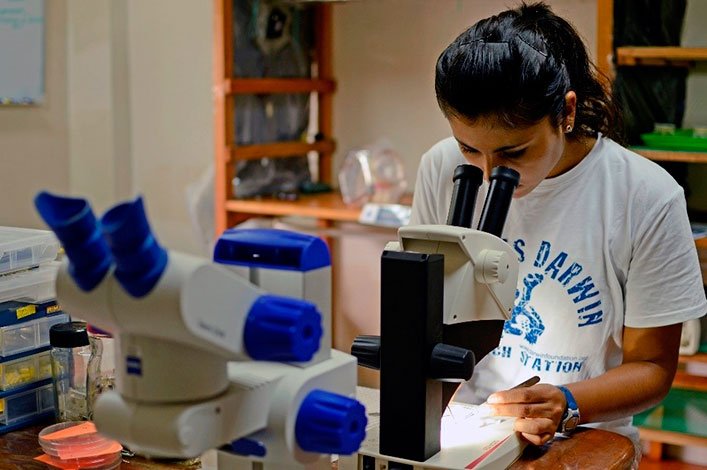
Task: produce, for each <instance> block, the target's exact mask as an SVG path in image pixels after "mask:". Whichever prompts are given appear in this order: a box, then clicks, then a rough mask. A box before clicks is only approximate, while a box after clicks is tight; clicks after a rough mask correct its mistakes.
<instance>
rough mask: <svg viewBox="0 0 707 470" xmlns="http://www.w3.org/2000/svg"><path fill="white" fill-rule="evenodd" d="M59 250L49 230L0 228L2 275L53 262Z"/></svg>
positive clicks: (0, 270)
mask: <svg viewBox="0 0 707 470" xmlns="http://www.w3.org/2000/svg"><path fill="white" fill-rule="evenodd" d="M59 248H60V244H59V241H58V240H57V239H56V237H55V236H54V234H53V233H52V232H50V231H49V230H36V229H29V228H17V227H0V274H2V273H8V272H12V271H18V270H20V269H26V268H31V267H32V266H39V265H40V264H42V263H46V262H48V261H52V260H54V259H56V255H57V253H58V252H59Z"/></svg>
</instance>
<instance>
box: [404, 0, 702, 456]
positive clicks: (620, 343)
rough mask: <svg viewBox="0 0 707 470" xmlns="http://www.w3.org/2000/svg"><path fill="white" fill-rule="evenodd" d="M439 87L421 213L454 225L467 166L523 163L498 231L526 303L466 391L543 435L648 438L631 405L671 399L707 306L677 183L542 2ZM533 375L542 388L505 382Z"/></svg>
mask: <svg viewBox="0 0 707 470" xmlns="http://www.w3.org/2000/svg"><path fill="white" fill-rule="evenodd" d="M435 87H436V93H437V100H438V103H439V105H440V107H441V109H442V112H443V113H444V116H445V117H446V118H447V120H448V121H449V125H450V127H451V131H452V134H453V138H448V139H445V140H443V141H441V142H439V143H438V144H436V145H435V146H434V147H432V148H431V149H430V150H429V151H428V152H427V153H426V154H425V155H424V156H423V158H422V161H421V163H420V168H419V172H418V178H417V184H416V188H415V195H414V203H413V214H412V220H411V223H412V224H428V223H437V224H443V223H445V219H446V217H447V213H448V208H449V202H450V199H451V193H452V173H453V171H454V168H455V167H456V166H457V165H459V164H463V163H470V164H472V165H475V166H477V167H479V168H481V169H482V170H483V171H484V174H485V176H486V177H487V178H488V175H489V174H490V172H491V169H492V168H494V167H496V166H506V167H510V168H513V169H514V170H516V171H518V172H519V173H520V184H519V186H518V188H517V190H516V192H515V195H514V197H515V199H514V201H513V203H512V204H511V209H510V212H509V215H508V218H507V221H506V225H505V229H504V233H503V237H504V239H506V240H507V242H508V243H509V244H510V245H511V246H512V247H513V248H514V250H515V251H516V253H517V255H518V259H519V261H520V273H519V280H518V291H517V294H516V295H517V299H516V307H515V309H514V311H513V313H512V317H511V318H510V319H509V320H508V321H507V322H506V324H505V326H504V333H503V336H502V338H501V342H500V345H499V346H498V348H497V349H496V350H494V351H493V353H492V354H489V355H488V356H487V357H486V358H484V359H483V360H482V361H480V363H479V364H478V365H477V368H476V371H475V373H474V376H473V377H472V380H471V381H470V382H469V383H468V384H467V385H466V386H464V387H462V389H461V390H460V392H459V393H458V394H457V400H466V401H472V402H477V403H480V402H482V401H484V400H486V399H488V403H489V404H490V405H491V407H492V409H493V412H494V413H495V414H497V415H506V416H516V417H518V418H519V419H517V420H516V423H515V429H516V430H517V431H519V432H520V433H522V435H523V436H524V437H525V438H526V439H527V440H528V441H530V442H531V443H533V444H537V445H541V444H543V443H545V442H547V441H548V440H550V439H551V438H552V437H553V436H554V434H555V432H558V431H559V432H565V433H569V432H571V431H572V430H573V429H574V427H576V425H577V424H590V423H591V425H593V426H597V427H603V428H608V429H611V430H614V431H617V432H620V433H623V434H625V435H628V436H629V437H631V438H632V439H633V440H634V442H637V441H638V435H637V432H636V429H635V428H633V427H632V425H631V416H632V415H633V414H635V413H638V412H640V411H642V410H645V409H646V408H648V407H650V406H652V405H655V404H656V403H658V402H659V401H660V400H661V399H662V398H663V397H664V396H665V394H666V393H667V391H668V389H669V387H670V384H671V381H672V379H673V376H674V374H675V369H676V364H677V356H678V348H679V343H680V334H681V324H682V322H684V321H686V320H689V319H692V318H699V317H701V316H702V315H703V314H704V313H705V311H707V302H706V301H705V296H704V290H703V287H702V279H701V273H700V267H699V263H698V260H697V254H696V250H695V246H694V242H693V240H692V236H691V231H690V225H689V221H688V218H687V212H686V203H685V197H684V193H683V190H682V188H681V187H680V186H679V185H678V184H677V183H676V182H675V181H674V180H673V179H672V178H671V177H670V176H669V175H668V174H667V173H666V172H665V171H663V170H662V169H661V168H660V167H659V166H658V165H656V164H654V163H652V162H651V161H649V160H647V159H645V158H642V157H640V156H638V155H636V154H634V153H632V152H631V151H629V150H627V149H625V148H623V147H621V146H620V145H619V144H617V143H616V142H615V141H614V140H612V139H611V137H612V136H613V135H614V133H615V132H614V131H615V127H614V122H615V111H614V108H613V105H612V101H611V97H610V96H609V94H608V93H607V92H606V91H605V89H604V87H602V85H601V82H600V81H599V80H598V79H597V76H596V73H595V69H594V67H593V65H592V64H591V63H590V61H589V59H588V54H587V51H586V48H585V46H584V44H583V43H582V40H581V39H580V37H579V36H578V34H577V32H576V31H575V29H574V28H573V27H572V26H571V25H570V24H569V23H568V22H567V21H566V20H564V19H562V18H560V17H558V16H557V15H555V14H554V13H553V12H552V11H551V10H550V8H549V7H548V6H547V5H545V4H542V3H539V4H532V5H522V6H520V7H519V8H517V9H513V10H508V11H505V12H503V13H500V14H499V15H497V16H494V17H491V18H487V19H484V20H482V21H479V22H478V23H476V24H475V25H473V26H472V27H471V28H469V29H468V30H467V31H465V32H464V33H463V34H461V35H460V36H459V37H458V38H457V39H456V40H454V42H453V43H452V44H451V45H449V47H448V48H447V49H446V50H445V51H444V52H443V53H442V54H441V56H440V57H439V60H438V62H437V69H436V83H435ZM485 190H486V185H484V186H483V188H482V192H484V191H485ZM477 200H478V201H483V200H484V194H481V195H480V196H479V197H478V199H477ZM479 212H480V210H479V209H478V208H477V211H476V215H477V217H478V215H479ZM474 226H475V225H474ZM532 375H539V376H540V377H541V379H542V381H541V383H539V384H537V385H534V386H532V387H529V388H522V389H515V390H508V389H510V388H511V387H512V386H513V385H515V384H517V383H519V382H522V381H524V380H525V379H527V378H528V377H530V376H532ZM494 392H495V393H494Z"/></svg>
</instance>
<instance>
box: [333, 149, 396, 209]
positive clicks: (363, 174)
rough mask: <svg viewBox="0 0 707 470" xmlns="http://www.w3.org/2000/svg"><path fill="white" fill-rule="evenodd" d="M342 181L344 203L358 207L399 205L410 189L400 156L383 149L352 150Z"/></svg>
mask: <svg viewBox="0 0 707 470" xmlns="http://www.w3.org/2000/svg"><path fill="white" fill-rule="evenodd" d="M338 179H339V189H340V190H341V197H342V199H343V200H344V203H346V204H351V205H358V206H360V205H363V204H365V203H367V202H375V203H380V204H395V203H397V202H398V201H399V200H400V197H401V196H402V195H403V193H404V192H405V188H406V187H407V182H406V181H405V171H404V168H403V164H402V161H401V159H400V157H399V156H398V154H397V153H396V152H395V151H394V150H392V149H390V148H388V147H382V146H375V147H372V148H370V149H367V148H364V149H356V150H352V151H350V152H349V153H348V154H347V155H346V157H345V158H344V162H343V163H342V165H341V169H340V170H339V173H338Z"/></svg>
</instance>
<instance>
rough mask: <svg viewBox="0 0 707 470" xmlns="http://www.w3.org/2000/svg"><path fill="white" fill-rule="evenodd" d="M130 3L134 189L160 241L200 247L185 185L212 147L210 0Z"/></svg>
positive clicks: (189, 248) (197, 249) (186, 247)
mask: <svg viewBox="0 0 707 470" xmlns="http://www.w3.org/2000/svg"><path fill="white" fill-rule="evenodd" d="M127 3H128V10H127V28H128V35H127V37H128V57H129V68H130V70H129V87H130V134H131V138H132V174H133V185H134V189H135V191H137V192H139V193H141V194H143V195H144V196H145V200H146V203H147V208H148V215H149V217H150V222H151V223H152V227H153V229H154V230H155V231H156V233H157V236H158V238H159V240H160V241H161V242H162V243H163V244H164V245H166V246H169V247H170V248H173V249H178V250H182V251H187V252H193V253H200V252H201V249H202V247H201V246H200V245H199V244H198V243H197V241H196V238H195V236H194V234H193V230H192V227H191V225H190V220H189V217H188V213H187V208H186V196H185V188H186V186H187V185H188V184H189V183H191V182H193V181H194V180H196V179H197V178H198V176H199V175H200V174H201V172H202V171H203V170H204V169H205V168H206V167H208V165H209V164H210V163H211V161H212V160H213V155H214V150H213V122H212V121H213V117H212V111H211V110H212V106H211V102H212V99H211V81H212V78H211V77H212V70H211V68H212V59H211V57H212V51H211V45H212V22H213V18H212V11H213V10H212V2H210V1H205V0H199V1H194V0H129V1H128V2H127Z"/></svg>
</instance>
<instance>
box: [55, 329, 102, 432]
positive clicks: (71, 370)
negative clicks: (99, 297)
mask: <svg viewBox="0 0 707 470" xmlns="http://www.w3.org/2000/svg"><path fill="white" fill-rule="evenodd" d="M49 342H50V344H51V346H52V349H51V363H52V381H53V383H54V401H55V403H56V419H57V421H80V420H86V419H88V418H89V413H88V400H87V398H88V397H87V394H86V384H87V379H88V367H89V362H90V360H91V354H92V352H93V351H92V349H93V348H92V346H91V341H90V340H89V337H88V331H87V330H86V323H84V322H78V321H73V322H68V323H59V324H57V325H54V326H52V327H51V329H50V330H49Z"/></svg>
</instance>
